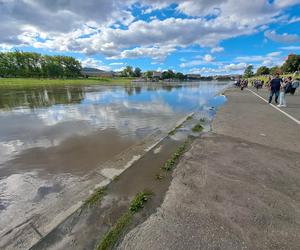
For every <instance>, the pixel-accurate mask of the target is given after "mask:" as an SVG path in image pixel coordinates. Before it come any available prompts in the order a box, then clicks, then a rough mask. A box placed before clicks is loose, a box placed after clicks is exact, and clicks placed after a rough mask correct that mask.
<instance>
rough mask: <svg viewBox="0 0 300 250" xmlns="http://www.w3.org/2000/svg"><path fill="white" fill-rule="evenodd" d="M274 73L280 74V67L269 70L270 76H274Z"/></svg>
mask: <svg viewBox="0 0 300 250" xmlns="http://www.w3.org/2000/svg"><path fill="white" fill-rule="evenodd" d="M276 73H278V74H281V73H282V71H281V69H280V67H278V66H274V67H272V68H270V74H271V75H275V74H276Z"/></svg>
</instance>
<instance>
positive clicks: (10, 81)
mask: <svg viewBox="0 0 300 250" xmlns="http://www.w3.org/2000/svg"><path fill="white" fill-rule="evenodd" d="M133 79H135V78H133V77H116V78H109V77H106V78H105V77H90V78H74V79H48V78H0V88H24V87H40V86H41V87H42V86H65V85H70V84H72V85H74V84H76V85H77V84H78V85H99V84H100V85H101V84H102V85H126V84H130V83H131V81H132V80H133Z"/></svg>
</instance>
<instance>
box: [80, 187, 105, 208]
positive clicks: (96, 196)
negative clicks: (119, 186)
mask: <svg viewBox="0 0 300 250" xmlns="http://www.w3.org/2000/svg"><path fill="white" fill-rule="evenodd" d="M105 191H106V187H100V188H97V189H96V190H95V191H94V192H93V193H92V194H91V195H90V196H89V197H88V198H87V199H86V200H85V202H84V205H85V206H89V207H90V206H92V205H94V204H95V203H96V202H98V201H99V200H100V199H101V198H102V197H103V195H104V194H105Z"/></svg>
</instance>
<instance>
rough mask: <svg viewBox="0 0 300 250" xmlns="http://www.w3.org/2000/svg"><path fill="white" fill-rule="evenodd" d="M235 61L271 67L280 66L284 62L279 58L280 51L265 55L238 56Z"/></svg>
mask: <svg viewBox="0 0 300 250" xmlns="http://www.w3.org/2000/svg"><path fill="white" fill-rule="evenodd" d="M235 61H237V62H245V63H247V64H259V65H264V66H268V67H272V66H275V65H281V64H282V63H283V61H284V58H282V57H281V52H280V51H276V52H271V53H268V54H266V55H253V56H239V57H236V58H235Z"/></svg>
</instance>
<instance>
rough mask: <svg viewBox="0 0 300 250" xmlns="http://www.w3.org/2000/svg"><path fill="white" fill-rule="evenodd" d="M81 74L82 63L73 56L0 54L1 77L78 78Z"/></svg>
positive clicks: (26, 53)
mask: <svg viewBox="0 0 300 250" xmlns="http://www.w3.org/2000/svg"><path fill="white" fill-rule="evenodd" d="M80 72H81V64H80V62H79V61H78V60H76V59H75V58H73V57H71V56H58V55H55V56H49V55H41V54H39V53H34V52H23V51H13V52H0V76H1V77H38V78H76V77H78V76H80V75H81V73H80Z"/></svg>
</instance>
